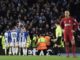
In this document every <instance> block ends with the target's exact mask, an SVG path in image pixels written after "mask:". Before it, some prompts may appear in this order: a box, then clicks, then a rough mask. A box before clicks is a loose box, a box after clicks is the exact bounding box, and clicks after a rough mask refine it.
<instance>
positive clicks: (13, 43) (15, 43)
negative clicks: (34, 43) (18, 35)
mask: <svg viewBox="0 0 80 60" xmlns="http://www.w3.org/2000/svg"><path fill="white" fill-rule="evenodd" d="M10 46H13V47H14V46H18V42H11V43H10Z"/></svg>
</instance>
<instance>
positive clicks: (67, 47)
mask: <svg viewBox="0 0 80 60" xmlns="http://www.w3.org/2000/svg"><path fill="white" fill-rule="evenodd" d="M66 54H67V56H69V46H66Z"/></svg>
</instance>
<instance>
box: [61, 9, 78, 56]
mask: <svg viewBox="0 0 80 60" xmlns="http://www.w3.org/2000/svg"><path fill="white" fill-rule="evenodd" d="M64 16H65V17H64V18H62V19H61V22H60V24H61V27H62V29H63V35H64V42H65V47H66V53H67V57H69V42H70V43H71V45H72V54H73V57H76V54H75V52H76V46H75V39H74V32H75V31H76V30H77V28H78V22H77V21H76V19H74V18H72V17H71V16H70V12H69V11H68V10H66V11H65V12H64Z"/></svg>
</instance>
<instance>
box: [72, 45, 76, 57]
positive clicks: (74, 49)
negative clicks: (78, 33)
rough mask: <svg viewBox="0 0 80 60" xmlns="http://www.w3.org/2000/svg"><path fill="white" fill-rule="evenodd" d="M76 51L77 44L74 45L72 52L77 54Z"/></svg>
mask: <svg viewBox="0 0 80 60" xmlns="http://www.w3.org/2000/svg"><path fill="white" fill-rule="evenodd" d="M75 52H76V46H75V45H72V53H73V56H75Z"/></svg>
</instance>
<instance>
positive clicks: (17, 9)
mask: <svg viewBox="0 0 80 60" xmlns="http://www.w3.org/2000/svg"><path fill="white" fill-rule="evenodd" d="M79 5H80V1H79V0H0V34H2V33H3V32H5V31H6V30H9V29H13V27H14V26H16V27H17V28H18V27H20V25H24V26H25V27H26V30H27V31H28V32H29V34H30V38H31V40H32V39H33V35H40V34H42V35H46V34H49V36H51V37H52V38H55V25H54V24H55V22H56V21H57V20H60V19H61V18H62V17H63V13H64V11H65V10H70V12H71V15H72V16H73V17H75V18H76V19H77V20H78V22H79V19H80V16H79V15H80V12H79V10H80V9H79V8H80V7H79ZM77 32H78V33H77V37H78V40H77V43H78V42H79V40H80V34H79V32H80V28H78V31H77ZM52 45H53V44H52ZM77 46H79V45H77Z"/></svg>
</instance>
